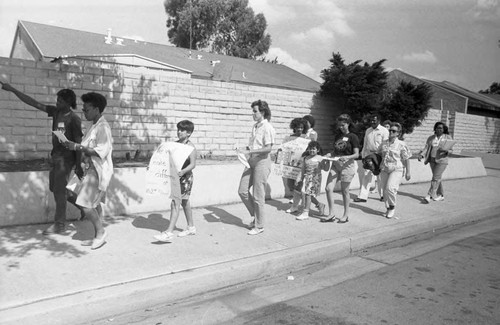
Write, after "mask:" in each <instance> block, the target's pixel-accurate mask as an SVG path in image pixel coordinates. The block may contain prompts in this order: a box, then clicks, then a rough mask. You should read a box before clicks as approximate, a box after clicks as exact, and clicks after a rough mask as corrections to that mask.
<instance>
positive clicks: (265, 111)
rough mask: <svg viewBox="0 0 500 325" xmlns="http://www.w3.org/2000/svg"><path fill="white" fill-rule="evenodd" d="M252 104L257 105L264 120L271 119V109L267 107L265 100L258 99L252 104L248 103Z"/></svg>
mask: <svg viewBox="0 0 500 325" xmlns="http://www.w3.org/2000/svg"><path fill="white" fill-rule="evenodd" d="M254 106H257V107H258V108H259V111H260V112H261V113H262V115H263V116H264V118H265V119H266V120H268V121H270V120H271V110H270V109H269V106H268V105H267V103H266V102H265V101H263V100H260V99H259V100H256V101H255V102H253V103H252V105H250V107H254Z"/></svg>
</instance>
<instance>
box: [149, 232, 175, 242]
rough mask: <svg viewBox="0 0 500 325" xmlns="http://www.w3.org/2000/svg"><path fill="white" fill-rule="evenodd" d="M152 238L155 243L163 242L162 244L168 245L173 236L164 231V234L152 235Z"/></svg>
mask: <svg viewBox="0 0 500 325" xmlns="http://www.w3.org/2000/svg"><path fill="white" fill-rule="evenodd" d="M153 237H154V238H155V239H156V240H157V241H161V242H164V243H169V242H171V241H172V239H173V238H174V234H173V233H171V232H168V231H164V232H162V233H160V234H159V235H154V236H153Z"/></svg>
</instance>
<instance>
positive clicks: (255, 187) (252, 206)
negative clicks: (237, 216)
mask: <svg viewBox="0 0 500 325" xmlns="http://www.w3.org/2000/svg"><path fill="white" fill-rule="evenodd" d="M250 106H251V108H252V117H253V120H254V121H255V124H254V126H253V128H252V134H251V136H250V140H249V143H248V147H246V148H245V149H239V148H238V149H237V151H238V153H240V152H241V153H243V154H245V155H248V156H249V158H248V164H249V165H250V167H248V168H247V167H245V169H244V170H243V174H242V175H241V180H240V185H239V187H238V195H239V196H240V198H241V201H242V202H243V204H245V207H246V208H247V210H248V212H249V213H250V216H251V217H253V221H252V222H251V223H250V228H251V229H250V231H249V232H248V234H249V235H258V234H260V233H262V232H263V231H264V205H265V199H266V184H267V179H268V177H269V174H270V173H271V158H270V155H269V153H270V152H271V150H272V146H273V144H275V143H276V140H275V138H276V132H275V131H274V128H273V126H272V125H271V123H269V121H270V120H271V110H270V109H269V106H268V105H267V103H266V102H265V101H263V100H257V101H255V102H253V103H252V105H250ZM250 188H252V193H250Z"/></svg>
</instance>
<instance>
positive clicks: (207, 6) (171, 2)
mask: <svg viewBox="0 0 500 325" xmlns="http://www.w3.org/2000/svg"><path fill="white" fill-rule="evenodd" d="M164 6H165V11H166V13H167V15H168V18H167V28H168V37H169V40H170V42H171V43H173V44H175V45H176V46H178V47H184V48H192V49H196V50H207V51H209V52H215V53H219V54H224V55H231V56H237V57H241V58H251V59H255V58H256V57H259V56H261V55H263V54H265V53H267V51H268V50H269V46H270V45H271V36H270V35H269V34H268V33H266V28H267V22H266V18H265V17H264V15H263V14H261V13H260V14H257V15H255V14H254V11H253V9H252V8H250V7H248V0H165V2H164Z"/></svg>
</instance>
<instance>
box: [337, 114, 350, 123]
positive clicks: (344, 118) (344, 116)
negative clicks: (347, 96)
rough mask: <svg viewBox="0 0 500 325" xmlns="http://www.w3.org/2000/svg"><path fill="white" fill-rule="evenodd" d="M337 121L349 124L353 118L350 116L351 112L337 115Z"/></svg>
mask: <svg viewBox="0 0 500 325" xmlns="http://www.w3.org/2000/svg"><path fill="white" fill-rule="evenodd" d="M337 122H344V123H347V124H349V125H351V124H352V120H351V117H350V116H349V114H340V115H339V116H338V117H337Z"/></svg>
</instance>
